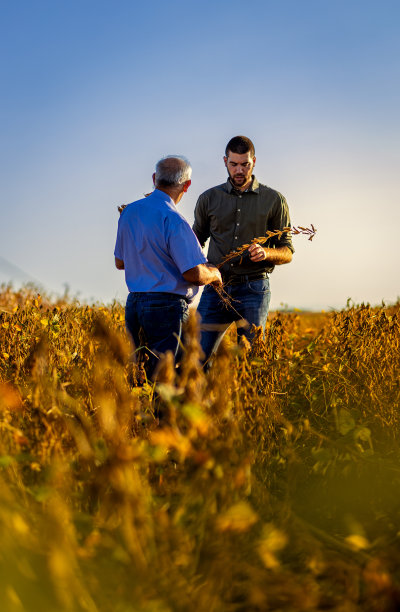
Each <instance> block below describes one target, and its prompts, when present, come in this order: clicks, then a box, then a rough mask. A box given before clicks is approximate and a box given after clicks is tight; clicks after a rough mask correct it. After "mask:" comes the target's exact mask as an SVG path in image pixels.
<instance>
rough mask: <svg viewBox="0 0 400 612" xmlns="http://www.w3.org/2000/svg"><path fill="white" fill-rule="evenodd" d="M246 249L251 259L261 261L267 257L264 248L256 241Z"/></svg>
mask: <svg viewBox="0 0 400 612" xmlns="http://www.w3.org/2000/svg"><path fill="white" fill-rule="evenodd" d="M248 251H249V253H250V259H251V261H263V260H264V259H267V253H266V249H264V248H263V247H262V246H261V245H260V244H258V243H255V244H251V245H250V246H249V248H248Z"/></svg>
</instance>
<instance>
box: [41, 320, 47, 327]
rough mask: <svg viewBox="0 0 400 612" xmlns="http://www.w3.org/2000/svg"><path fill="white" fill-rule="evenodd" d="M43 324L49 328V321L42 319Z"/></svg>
mask: <svg viewBox="0 0 400 612" xmlns="http://www.w3.org/2000/svg"><path fill="white" fill-rule="evenodd" d="M40 322H41V324H42V325H43V327H47V326H48V324H49V320H48V319H40Z"/></svg>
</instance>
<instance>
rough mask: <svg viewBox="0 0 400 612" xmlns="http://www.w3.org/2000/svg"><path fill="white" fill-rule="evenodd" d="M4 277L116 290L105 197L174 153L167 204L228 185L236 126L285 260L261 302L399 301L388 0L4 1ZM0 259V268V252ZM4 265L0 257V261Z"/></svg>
mask: <svg viewBox="0 0 400 612" xmlns="http://www.w3.org/2000/svg"><path fill="white" fill-rule="evenodd" d="M0 10H1V13H0V16H1V18H0V47H1V54H0V70H1V84H2V95H1V98H0V116H1V139H0V140H1V145H0V147H1V152H0V156H1V158H0V161H1V164H0V172H1V181H0V184H1V191H0V199H1V200H0V201H1V210H2V215H1V217H2V223H1V225H0V281H1V280H8V278H10V277H13V278H14V282H16V283H17V282H18V280H21V279H22V278H23V275H22V273H21V274H20V275H18V271H17V269H21V270H23V271H24V272H25V274H26V278H29V277H33V278H35V279H39V280H40V281H41V282H42V284H43V286H44V287H45V288H46V289H47V290H48V291H49V292H56V293H57V292H58V293H61V292H62V291H63V286H64V284H65V283H66V284H68V285H69V286H70V289H71V292H72V293H73V294H79V295H80V296H81V298H87V299H96V300H103V301H109V300H112V299H113V298H118V299H121V300H124V299H125V296H126V293H127V290H126V287H125V283H124V278H123V274H121V273H120V272H118V271H116V270H115V269H114V267H113V247H114V241H115V233H116V224H117V221H118V213H117V208H116V207H117V205H118V204H119V203H122V202H130V201H132V200H135V199H138V198H139V197H141V196H142V194H143V193H144V192H146V191H149V190H150V189H151V174H152V172H153V169H154V164H155V162H156V161H157V159H159V158H160V157H161V156H163V155H165V154H170V153H181V154H184V155H186V156H187V157H188V158H189V159H190V160H191V162H192V165H193V183H192V187H191V189H190V190H189V192H188V194H187V195H186V196H185V198H184V200H183V201H182V203H181V204H180V211H181V212H182V213H183V214H184V215H185V216H186V217H187V218H188V220H189V221H191V220H192V218H193V209H194V206H195V203H196V199H197V196H198V195H199V194H200V193H201V192H202V191H203V190H204V189H207V188H208V187H210V186H212V185H215V184H218V183H221V182H223V181H224V180H225V178H226V174H225V168H224V166H223V162H222V156H223V151H224V148H225V144H226V142H227V141H228V140H229V138H230V137H231V136H233V135H236V134H245V135H247V136H249V137H250V138H252V140H253V141H254V143H255V146H256V155H257V164H256V175H257V177H258V179H259V180H260V181H261V182H264V183H266V184H268V185H270V186H272V187H274V188H276V189H278V190H279V191H281V192H282V193H283V194H284V195H285V196H286V197H287V200H288V202H289V206H290V210H291V216H292V222H293V223H294V224H295V225H296V224H298V225H309V224H310V223H313V224H314V225H315V226H316V227H317V229H318V235H317V237H316V238H315V240H314V241H313V242H312V243H310V242H308V241H307V240H306V239H305V238H304V237H301V236H299V237H295V238H294V246H295V248H296V254H295V257H294V259H293V262H292V263H291V264H290V265H287V266H281V267H279V268H277V269H276V270H275V271H274V273H273V275H272V278H271V285H272V304H271V305H272V307H279V305H280V304H281V303H283V304H289V305H291V306H297V307H299V308H308V307H312V308H329V307H342V306H344V305H345V303H346V300H347V298H348V297H350V298H352V299H353V300H354V301H356V302H361V301H369V302H371V303H373V304H375V303H379V302H380V301H381V300H382V299H384V300H386V301H393V300H395V299H396V298H397V296H398V295H399V294H400V289H399V283H398V277H399V273H398V262H399V254H400V248H399V245H398V239H397V236H396V231H395V230H396V229H397V228H398V227H399V222H400V215H399V209H400V203H399V195H398V194H399V178H398V174H399V171H398V168H399V167H400V159H399V158H400V153H399V150H400V149H399V135H400V134H399V132H400V130H399V111H398V109H399V108H400V79H399V74H400V70H399V68H400V59H399V58H400V54H399V51H400V49H399V47H400V36H399V34H400V32H399V29H400V26H399V23H400V21H399V16H400V15H399V14H400V8H399V4H398V2H397V1H388V0H382V1H381V2H379V3H378V2H369V1H354V0H346V1H344V0H333V1H330V2H328V1H325V0H302V1H300V0H280V1H279V2H276V1H271V0H255V1H253V2H252V3H249V4H248V5H247V4H245V3H243V2H238V1H236V0H233V1H231V2H225V1H222V0H219V1H218V0H214V1H211V0H204V1H202V2H195V1H187V2H183V1H180V0H179V1H178V0H173V1H165V0H164V1H163V2H162V1H159V0H153V1H148V2H147V3H144V2H127V1H118V0H114V1H113V2H111V1H109V2H106V1H99V0H98V1H92V0H81V1H79V2H78V1H77V0H69V1H68V2H67V1H63V0H60V1H57V2H55V1H54V0H52V1H46V2H44V1H40V0H35V2H27V1H20V2H9V1H7V2H6V1H4V0H3V1H0ZM4 260H6V261H4ZM7 262H9V265H7Z"/></svg>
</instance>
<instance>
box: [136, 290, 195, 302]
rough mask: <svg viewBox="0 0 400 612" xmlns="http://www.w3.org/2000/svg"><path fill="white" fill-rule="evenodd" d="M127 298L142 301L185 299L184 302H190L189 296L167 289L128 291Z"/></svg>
mask: <svg viewBox="0 0 400 612" xmlns="http://www.w3.org/2000/svg"><path fill="white" fill-rule="evenodd" d="M128 299H130V300H133V299H138V300H141V301H144V302H146V301H148V302H151V301H155V300H163V301H164V300H168V301H176V300H185V302H187V303H188V304H189V303H190V302H191V298H190V297H188V296H186V295H182V294H181V293H171V292H169V291H130V292H129V295H128Z"/></svg>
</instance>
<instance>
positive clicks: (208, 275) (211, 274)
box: [183, 264, 221, 286]
mask: <svg viewBox="0 0 400 612" xmlns="http://www.w3.org/2000/svg"><path fill="white" fill-rule="evenodd" d="M183 278H184V279H185V280H186V281H188V282H189V283H192V285H198V286H201V285H209V284H210V283H218V284H220V283H221V274H220V272H219V270H218V269H217V268H216V267H215V266H213V265H212V264H199V265H198V266H196V267H195V268H191V269H190V270H187V271H186V272H184V273H183Z"/></svg>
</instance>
